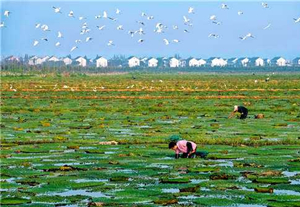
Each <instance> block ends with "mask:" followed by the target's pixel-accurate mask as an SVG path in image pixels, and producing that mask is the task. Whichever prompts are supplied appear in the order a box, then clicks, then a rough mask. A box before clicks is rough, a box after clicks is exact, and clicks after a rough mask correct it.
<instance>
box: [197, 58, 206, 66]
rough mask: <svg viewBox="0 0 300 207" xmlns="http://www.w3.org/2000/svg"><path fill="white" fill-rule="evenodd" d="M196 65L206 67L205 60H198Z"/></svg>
mask: <svg viewBox="0 0 300 207" xmlns="http://www.w3.org/2000/svg"><path fill="white" fill-rule="evenodd" d="M198 65H199V67H201V66H205V65H206V60H204V59H200V60H198Z"/></svg>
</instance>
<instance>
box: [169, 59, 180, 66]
mask: <svg viewBox="0 0 300 207" xmlns="http://www.w3.org/2000/svg"><path fill="white" fill-rule="evenodd" d="M169 65H170V67H171V68H177V67H179V65H180V61H179V60H178V59H176V58H174V57H173V58H171V59H170V60H169Z"/></svg>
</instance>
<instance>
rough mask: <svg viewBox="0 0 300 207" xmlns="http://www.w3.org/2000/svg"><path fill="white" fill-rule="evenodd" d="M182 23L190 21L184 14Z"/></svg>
mask: <svg viewBox="0 0 300 207" xmlns="http://www.w3.org/2000/svg"><path fill="white" fill-rule="evenodd" d="M183 20H184V24H188V23H189V22H190V19H188V18H187V17H186V16H183Z"/></svg>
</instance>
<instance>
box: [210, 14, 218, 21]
mask: <svg viewBox="0 0 300 207" xmlns="http://www.w3.org/2000/svg"><path fill="white" fill-rule="evenodd" d="M209 19H210V20H212V21H216V20H217V16H216V15H211V16H210V18H209Z"/></svg>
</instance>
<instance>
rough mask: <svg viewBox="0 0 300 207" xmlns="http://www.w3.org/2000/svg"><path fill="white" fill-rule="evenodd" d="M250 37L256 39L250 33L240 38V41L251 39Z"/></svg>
mask: <svg viewBox="0 0 300 207" xmlns="http://www.w3.org/2000/svg"><path fill="white" fill-rule="evenodd" d="M249 37H252V38H254V37H253V35H252V34H251V33H248V34H246V35H245V36H244V37H240V39H241V40H246V39H247V38H249Z"/></svg>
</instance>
